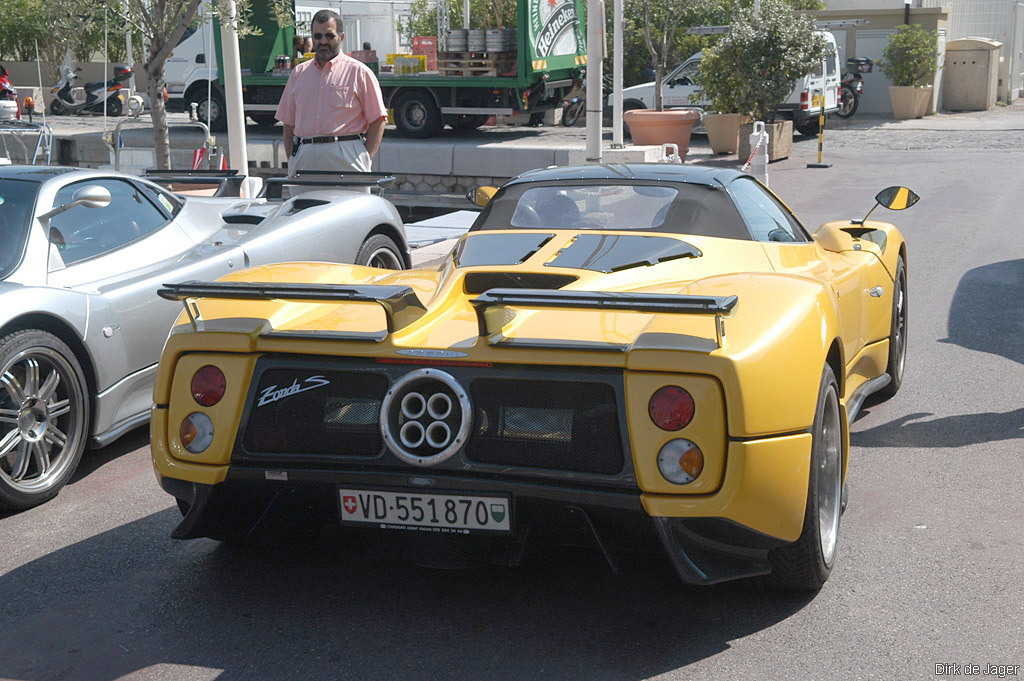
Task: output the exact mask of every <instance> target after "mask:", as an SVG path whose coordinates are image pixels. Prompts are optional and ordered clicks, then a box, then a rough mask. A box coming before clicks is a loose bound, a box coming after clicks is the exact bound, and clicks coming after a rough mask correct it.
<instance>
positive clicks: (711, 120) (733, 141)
mask: <svg viewBox="0 0 1024 681" xmlns="http://www.w3.org/2000/svg"><path fill="white" fill-rule="evenodd" d="M749 122H750V116H745V115H743V114H737V113H729V114H723V113H706V114H704V129H705V130H707V133H708V143H709V144H710V145H711V151H712V152H713V153H716V154H735V153H736V150H737V149H739V143H740V125H741V124H743V123H749Z"/></svg>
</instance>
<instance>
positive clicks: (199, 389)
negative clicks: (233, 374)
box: [192, 364, 227, 407]
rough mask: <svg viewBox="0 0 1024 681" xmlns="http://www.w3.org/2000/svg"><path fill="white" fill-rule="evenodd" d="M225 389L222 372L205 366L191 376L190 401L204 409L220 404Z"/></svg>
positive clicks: (213, 367) (208, 365) (225, 381)
mask: <svg viewBox="0 0 1024 681" xmlns="http://www.w3.org/2000/svg"><path fill="white" fill-rule="evenodd" d="M226 388H227V379H225V378H224V372H223V371H221V370H220V369H218V368H217V367H215V366H213V365H212V364H207V365H206V366H204V367H203V368H201V369H200V370H199V371H197V372H196V373H195V375H193V376H192V399H194V400H195V401H196V402H198V403H199V404H201V405H203V406H204V407H212V406H213V405H215V404H217V403H218V402H220V400H221V398H222V397H224V391H225V389H226Z"/></svg>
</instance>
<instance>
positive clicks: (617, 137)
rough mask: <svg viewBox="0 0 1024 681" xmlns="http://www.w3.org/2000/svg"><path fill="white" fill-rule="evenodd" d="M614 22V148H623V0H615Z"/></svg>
mask: <svg viewBox="0 0 1024 681" xmlns="http://www.w3.org/2000/svg"><path fill="white" fill-rule="evenodd" d="M613 12H614V16H612V24H613V25H614V26H615V31H614V33H613V36H614V37H613V38H612V41H613V42H612V46H613V48H614V50H615V56H614V57H613V58H612V88H613V89H612V148H613V149H621V148H622V146H623V144H622V20H623V15H622V0H615V4H614V10H613Z"/></svg>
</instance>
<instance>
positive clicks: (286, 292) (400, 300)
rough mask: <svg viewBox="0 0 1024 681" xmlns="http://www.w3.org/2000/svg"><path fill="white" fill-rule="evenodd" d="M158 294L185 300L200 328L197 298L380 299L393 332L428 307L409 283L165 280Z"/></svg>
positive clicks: (347, 300) (413, 320) (193, 325)
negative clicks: (403, 284)
mask: <svg viewBox="0 0 1024 681" xmlns="http://www.w3.org/2000/svg"><path fill="white" fill-rule="evenodd" d="M157 295H158V296H160V297H161V298H164V299H166V300H180V301H182V303H183V304H184V305H185V312H186V314H188V317H189V320H190V321H191V322H192V327H193V328H194V329H195V330H196V331H201V330H202V329H201V328H200V327H201V324H200V323H201V322H202V316H201V315H200V313H199V308H198V306H196V305H195V299H196V298H221V299H231V300H292V301H306V302H347V303H357V302H359V303H377V304H378V305H380V306H381V307H382V308H383V309H384V316H385V318H386V319H387V330H388V333H389V334H390V333H394V331H395V330H397V329H402V328H405V327H406V326H408V325H410V324H412V323H413V322H415V321H416V320H417V319H419V318H420V317H421V316H423V314H425V313H426V311H427V310H426V308H425V307H423V304H422V303H421V302H420V301H419V298H417V297H416V293H415V292H413V290H412V289H411V288H410V287H408V286H381V285H373V284H368V285H364V286H344V285H341V284H276V283H264V282H227V281H218V282H202V281H187V282H185V283H182V284H164V286H163V288H161V289H159V290H158V291H157Z"/></svg>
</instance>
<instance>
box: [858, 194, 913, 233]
mask: <svg viewBox="0 0 1024 681" xmlns="http://www.w3.org/2000/svg"><path fill="white" fill-rule="evenodd" d="M920 200H921V197H920V196H918V195H917V194H915V193H914V192H912V191H910V190H909V189H907V188H906V187H898V186H897V187H886V188H885V189H883V190H882V191H880V192H878V194H876V195H875V201H876V203H875V205H874V206H872V207H871V210H869V211H868V214H867V215H865V216H864V217H863V218H862V219H860V220H851V221H850V222H852V223H853V224H855V225H862V224H864V222H865V221H866V220H867V219H868V217H870V216H871V213H873V212H874V211H875V208H878V207H879V206H885V207H886V208H888V209H889V210H906V209H907V208H910V207H911V206H913V205H914V204H915V203H917V202H918V201H920Z"/></svg>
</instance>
